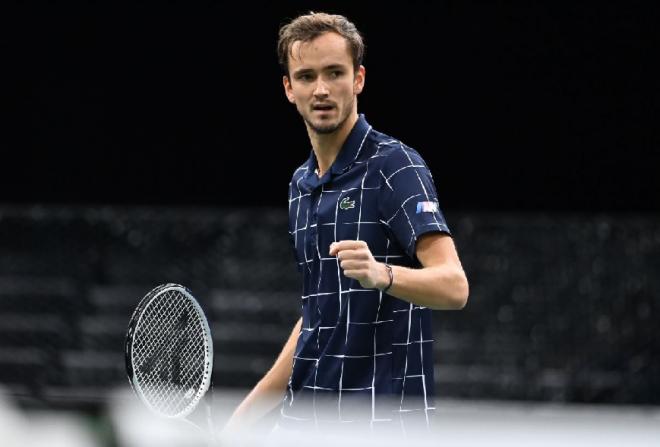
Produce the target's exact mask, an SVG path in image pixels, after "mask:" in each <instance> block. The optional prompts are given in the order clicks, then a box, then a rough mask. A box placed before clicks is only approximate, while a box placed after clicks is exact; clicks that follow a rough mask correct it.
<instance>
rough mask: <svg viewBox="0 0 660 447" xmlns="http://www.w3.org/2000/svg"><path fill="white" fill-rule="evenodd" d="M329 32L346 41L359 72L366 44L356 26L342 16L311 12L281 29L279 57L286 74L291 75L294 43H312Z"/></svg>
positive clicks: (354, 66)
mask: <svg viewBox="0 0 660 447" xmlns="http://www.w3.org/2000/svg"><path fill="white" fill-rule="evenodd" d="M327 32H333V33H337V34H339V35H340V36H342V37H343V38H344V39H346V41H347V42H348V46H349V49H350V51H351V56H352V58H353V69H354V70H355V71H357V70H358V68H359V67H360V65H362V58H363V56H364V42H363V40H362V36H361V35H360V32H359V31H358V30H357V28H356V27H355V25H354V24H353V23H352V22H351V21H349V20H348V19H347V18H346V17H344V16H341V15H337V14H326V13H324V12H310V13H309V14H305V15H301V16H299V17H297V18H295V19H293V20H292V21H291V22H289V23H287V24H286V25H283V26H282V27H281V28H280V34H279V40H278V42H277V57H278V60H279V63H280V66H281V67H282V70H283V71H284V74H286V75H287V76H288V75H289V55H291V49H292V47H293V43H294V42H296V41H302V42H310V41H312V40H314V39H316V38H317V37H318V36H320V35H321V34H323V33H327Z"/></svg>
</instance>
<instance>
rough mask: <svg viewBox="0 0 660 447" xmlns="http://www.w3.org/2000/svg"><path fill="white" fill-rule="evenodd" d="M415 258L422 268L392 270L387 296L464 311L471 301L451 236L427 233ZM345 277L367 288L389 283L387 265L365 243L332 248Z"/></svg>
mask: <svg viewBox="0 0 660 447" xmlns="http://www.w3.org/2000/svg"><path fill="white" fill-rule="evenodd" d="M415 254H416V256H417V259H419V262H420V263H421V264H422V268H419V269H412V268H407V267H402V266H398V265H393V266H392V273H393V277H394V280H393V282H392V287H390V289H389V290H388V291H387V293H388V295H392V296H395V297H397V298H401V299H403V300H406V301H408V302H411V303H413V304H417V305H419V306H425V307H429V308H432V309H462V308H463V307H465V304H466V303H467V299H468V293H469V286H468V281H467V278H466V276H465V272H464V271H463V267H462V266H461V262H460V260H459V258H458V253H457V252H456V246H455V245H454V241H453V239H452V238H451V236H449V235H447V234H444V233H427V234H424V235H422V236H421V237H420V238H419V240H418V241H417V246H416V249H415ZM330 256H337V257H338V258H339V261H340V266H341V268H342V269H343V271H344V275H345V276H347V277H349V278H353V279H356V280H358V281H359V282H360V285H362V287H365V288H376V289H384V288H385V287H387V285H388V284H389V282H390V277H389V274H388V272H387V268H386V267H385V264H384V263H382V262H378V261H376V260H375V259H374V257H373V255H372V254H371V251H370V250H369V247H368V246H367V243H366V242H364V241H353V240H350V241H348V240H347V241H340V242H334V243H332V244H331V245H330Z"/></svg>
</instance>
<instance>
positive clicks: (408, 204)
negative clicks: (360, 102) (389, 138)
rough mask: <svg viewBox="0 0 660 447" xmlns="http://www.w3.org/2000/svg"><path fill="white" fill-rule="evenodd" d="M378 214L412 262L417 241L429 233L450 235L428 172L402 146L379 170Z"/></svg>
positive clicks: (393, 150)
mask: <svg viewBox="0 0 660 447" xmlns="http://www.w3.org/2000/svg"><path fill="white" fill-rule="evenodd" d="M381 179H382V185H381V194H380V195H379V198H380V203H379V207H380V212H381V215H382V218H383V219H382V220H383V222H384V223H385V224H386V225H387V227H388V228H389V230H390V231H391V232H392V234H393V235H394V237H395V238H396V240H397V242H398V243H399V244H400V246H401V247H402V248H403V249H404V250H405V252H406V253H407V254H408V255H409V256H410V257H411V258H413V259H415V246H416V241H417V239H418V238H419V237H420V236H421V235H423V234H425V233H429V232H441V233H446V234H451V232H450V231H449V228H448V226H447V223H446V222H445V218H444V216H443V214H442V211H441V210H440V205H439V203H438V194H437V192H436V189H435V185H434V183H433V178H432V176H431V172H430V171H429V168H428V167H427V165H426V163H425V162H424V160H423V159H422V157H421V156H420V155H419V154H418V153H417V152H416V151H415V150H413V149H410V148H407V147H405V146H403V145H401V146H398V147H396V148H392V150H391V152H389V153H387V155H386V156H385V157H383V163H382V166H381Z"/></svg>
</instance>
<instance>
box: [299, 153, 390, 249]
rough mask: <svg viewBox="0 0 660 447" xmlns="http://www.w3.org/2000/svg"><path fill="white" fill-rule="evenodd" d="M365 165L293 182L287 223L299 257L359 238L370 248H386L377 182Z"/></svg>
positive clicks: (379, 183)
mask: <svg viewBox="0 0 660 447" xmlns="http://www.w3.org/2000/svg"><path fill="white" fill-rule="evenodd" d="M365 168H366V167H365V166H358V167H354V168H353V169H351V171H350V172H348V173H346V174H343V175H340V176H337V177H335V178H333V179H331V180H330V181H328V182H325V183H322V184H318V185H312V186H309V185H308V184H306V183H303V182H299V183H298V184H297V185H294V188H293V190H292V200H291V206H290V207H289V227H290V232H291V234H292V235H293V242H294V245H295V249H296V253H297V255H298V257H299V260H301V261H302V260H303V259H305V260H308V261H309V260H310V259H311V258H312V256H316V257H317V258H320V259H323V258H325V257H327V256H328V251H329V246H330V244H331V243H332V242H334V241H341V240H363V241H365V242H367V244H368V245H369V247H370V248H371V249H372V251H378V252H380V251H383V250H384V249H386V247H387V245H388V242H387V241H388V235H387V231H386V228H385V225H384V223H383V222H382V218H383V216H382V215H381V212H380V200H381V198H380V194H381V182H380V181H379V179H378V178H377V177H376V176H375V175H373V173H372V172H371V171H369V170H368V169H365ZM296 193H297V196H296Z"/></svg>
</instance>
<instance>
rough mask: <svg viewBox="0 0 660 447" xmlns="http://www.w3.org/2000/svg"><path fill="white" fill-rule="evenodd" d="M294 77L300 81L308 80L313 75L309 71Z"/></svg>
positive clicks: (311, 78) (311, 79)
mask: <svg viewBox="0 0 660 447" xmlns="http://www.w3.org/2000/svg"><path fill="white" fill-rule="evenodd" d="M296 78H297V79H298V80H299V81H302V82H310V81H313V80H314V76H312V75H311V73H300V74H299V75H298V76H296Z"/></svg>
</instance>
